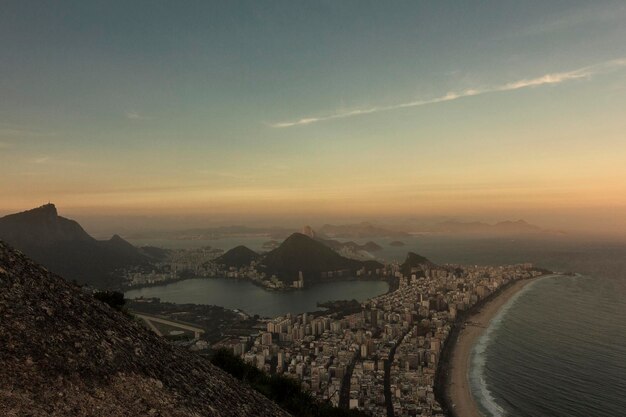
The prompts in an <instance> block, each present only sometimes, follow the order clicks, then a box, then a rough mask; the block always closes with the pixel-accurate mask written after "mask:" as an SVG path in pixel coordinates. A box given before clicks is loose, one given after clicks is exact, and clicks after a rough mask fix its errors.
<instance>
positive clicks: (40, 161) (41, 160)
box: [31, 155, 51, 164]
mask: <svg viewBox="0 0 626 417" xmlns="http://www.w3.org/2000/svg"><path fill="white" fill-rule="evenodd" d="M50 160H51V158H50V157H49V156H48V155H44V156H39V157H37V158H33V159H32V160H31V162H32V163H33V164H45V163H46V162H50Z"/></svg>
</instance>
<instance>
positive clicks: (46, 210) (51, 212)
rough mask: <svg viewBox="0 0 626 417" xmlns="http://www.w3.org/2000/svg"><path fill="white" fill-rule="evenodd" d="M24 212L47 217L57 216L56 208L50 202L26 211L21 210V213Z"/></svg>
mask: <svg viewBox="0 0 626 417" xmlns="http://www.w3.org/2000/svg"><path fill="white" fill-rule="evenodd" d="M25 213H30V214H32V215H38V216H47V217H56V216H58V212H57V208H56V206H55V205H54V204H52V203H48V204H44V205H43V206H39V207H37V208H34V209H32V210H27V211H25V212H23V214H25Z"/></svg>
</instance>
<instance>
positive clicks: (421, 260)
mask: <svg viewBox="0 0 626 417" xmlns="http://www.w3.org/2000/svg"><path fill="white" fill-rule="evenodd" d="M404 262H410V263H411V264H413V265H418V264H432V262H430V261H429V260H428V258H426V257H424V256H422V255H418V254H417V253H415V252H409V253H407V255H406V259H405V261H404Z"/></svg>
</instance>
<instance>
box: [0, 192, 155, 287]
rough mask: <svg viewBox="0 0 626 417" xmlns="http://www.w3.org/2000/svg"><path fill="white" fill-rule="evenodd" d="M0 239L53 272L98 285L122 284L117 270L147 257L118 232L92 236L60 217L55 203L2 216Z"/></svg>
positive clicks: (72, 222) (144, 260) (115, 285)
mask: <svg viewBox="0 0 626 417" xmlns="http://www.w3.org/2000/svg"><path fill="white" fill-rule="evenodd" d="M0 240H3V241H5V242H6V243H8V244H10V245H11V246H13V247H15V248H17V249H19V250H21V251H22V252H24V253H25V254H27V255H28V256H30V257H31V258H33V259H35V260H37V261H38V262H40V263H41V264H43V265H44V266H46V268H49V269H50V270H51V271H54V272H57V273H60V274H62V275H63V276H65V277H66V278H68V279H75V280H76V281H78V282H80V283H81V284H87V285H90V286H93V287H96V288H112V287H119V285H120V277H119V276H118V275H115V274H116V271H117V270H119V269H121V268H125V267H127V266H130V265H139V264H145V262H146V261H147V259H148V258H147V257H146V256H145V255H144V254H143V253H141V252H140V251H139V250H138V249H137V248H135V247H134V246H133V245H131V244H130V243H128V242H127V241H125V240H124V239H122V238H121V237H120V236H118V235H115V236H113V237H112V238H111V239H110V240H105V241H98V240H96V239H94V238H92V237H91V236H90V235H89V234H88V233H87V232H86V231H85V230H84V229H83V228H82V227H81V226H80V224H78V223H77V222H76V221H74V220H70V219H66V218H65V217H61V216H59V215H58V212H57V209H56V207H55V205H54V204H46V205H43V206H41V207H37V208H35V209H32V210H27V211H23V212H21V213H15V214H10V215H8V216H4V217H2V218H0Z"/></svg>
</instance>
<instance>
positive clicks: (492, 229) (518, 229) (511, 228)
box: [433, 220, 557, 234]
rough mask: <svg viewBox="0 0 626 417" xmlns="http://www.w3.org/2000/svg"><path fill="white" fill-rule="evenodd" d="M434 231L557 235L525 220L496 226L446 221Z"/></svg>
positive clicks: (504, 222) (505, 222)
mask: <svg viewBox="0 0 626 417" xmlns="http://www.w3.org/2000/svg"><path fill="white" fill-rule="evenodd" d="M433 231H435V232H439V233H459V234H473V233H477V234H481V233H482V234H528V233H557V232H553V231H550V230H545V229H542V228H541V227H539V226H535V225H533V224H530V223H528V222H526V221H525V220H517V221H510V220H507V221H503V222H498V223H495V224H489V223H483V222H459V221H454V220H452V221H445V222H441V223H438V224H437V225H436V226H435V227H434V228H433Z"/></svg>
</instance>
